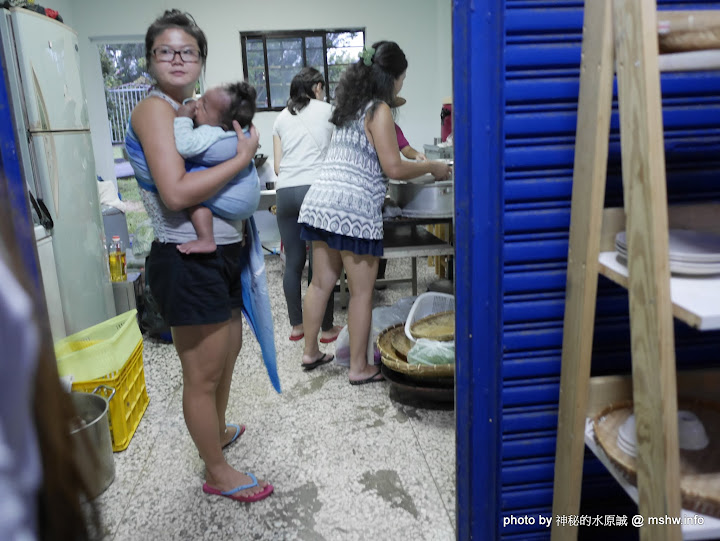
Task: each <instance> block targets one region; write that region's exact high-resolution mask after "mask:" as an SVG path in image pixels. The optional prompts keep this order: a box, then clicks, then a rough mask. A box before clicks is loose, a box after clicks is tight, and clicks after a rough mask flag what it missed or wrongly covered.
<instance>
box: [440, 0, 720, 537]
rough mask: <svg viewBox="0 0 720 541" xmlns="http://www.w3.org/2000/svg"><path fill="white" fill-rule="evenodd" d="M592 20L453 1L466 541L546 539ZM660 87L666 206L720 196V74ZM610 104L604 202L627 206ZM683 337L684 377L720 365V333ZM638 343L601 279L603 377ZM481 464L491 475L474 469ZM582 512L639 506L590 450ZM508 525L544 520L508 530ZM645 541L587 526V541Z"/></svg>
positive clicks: (622, 364) (550, 6)
mask: <svg viewBox="0 0 720 541" xmlns="http://www.w3.org/2000/svg"><path fill="white" fill-rule="evenodd" d="M595 1H605V0H595ZM658 8H659V9H718V8H720V2H703V3H698V2H695V3H692V2H679V1H676V2H663V1H660V2H658ZM582 20H583V3H582V2H580V1H570V0H556V1H547V0H505V1H504V2H503V1H492V0H480V1H470V0H468V1H460V0H458V1H456V2H455V7H454V19H453V24H454V30H453V34H454V62H455V64H454V71H455V78H454V82H455V90H454V92H455V104H454V109H455V115H456V116H455V134H456V135H455V138H456V192H458V194H457V195H456V199H457V201H456V214H457V216H456V229H457V236H456V238H457V246H456V250H457V262H458V267H457V291H458V307H457V309H458V384H457V385H458V392H457V407H458V537H459V538H461V539H465V538H470V536H471V537H472V538H473V539H522V540H530V539H549V536H550V533H549V529H548V528H545V527H543V526H541V525H540V524H539V521H538V520H537V517H538V516H539V515H545V516H548V517H549V516H550V513H551V506H552V483H553V471H554V458H555V430H556V425H557V400H558V389H559V376H560V356H561V345H562V323H563V313H564V297H565V268H566V258H567V249H568V227H569V220H570V195H571V190H572V164H573V157H574V140H575V129H576V109H577V95H578V88H579V65H580V50H581V42H582ZM494 57H496V58H495V60H493V58H494ZM495 85H498V86H497V87H496V86H495ZM661 85H662V91H663V122H664V129H665V146H666V161H667V169H668V175H667V178H668V197H669V199H670V200H671V201H672V202H681V201H685V202H690V201H701V200H702V201H708V200H720V75H718V74H714V73H671V74H663V75H662V77H661ZM613 107H614V114H613V116H612V120H611V137H610V157H609V166H608V186H607V195H606V206H622V192H621V179H620V146H619V134H618V117H617V103H616V102H614V104H613ZM496 109H497V110H498V111H497V112H495V110H496ZM464 175H465V176H464ZM468 196H469V197H472V198H474V199H473V200H475V199H477V198H478V197H484V198H489V199H488V200H485V201H482V202H480V203H478V202H468ZM493 199H496V200H497V201H493ZM495 267H496V268H497V271H493V268H495ZM478 277H481V278H482V279H483V280H484V282H483V283H482V284H477V283H475V282H474V281H473V280H477V279H478ZM493 286H496V287H497V291H493V289H492V288H493ZM462 291H469V292H471V293H470V295H469V298H463V295H462ZM493 317H495V321H493ZM464 319H467V321H463V320H464ZM675 327H676V347H677V359H678V368H679V369H682V368H687V367H691V366H697V365H707V364H708V363H714V364H717V351H718V348H719V347H720V335H719V334H718V333H699V332H696V331H694V330H692V329H690V328H688V327H687V326H685V325H684V324H682V323H676V325H675ZM496 337H499V338H496ZM478 340H482V341H483V344H482V345H479V344H476V343H475V342H476V341H478ZM629 342H630V339H629V326H628V311H627V295H626V293H625V291H624V290H623V289H621V288H618V287H616V286H614V285H613V284H611V283H610V282H609V281H607V280H605V279H604V278H600V281H599V284H598V302H597V315H596V327H595V336H594V350H593V368H592V372H593V375H601V374H611V373H629V371H630V360H629V349H630V348H629ZM493 355H495V357H494V358H491V356H493ZM493 423H498V424H499V427H498V426H493ZM468 424H469V425H470V426H469V427H468ZM483 458H487V459H488V460H489V461H491V462H492V463H493V464H494V467H495V473H494V474H493V472H492V471H491V469H490V467H489V466H488V467H483V466H478V465H477V463H476V462H477V461H478V460H482V459H483ZM493 498H494V501H493ZM581 506H582V510H583V513H587V514H591V515H596V514H601V515H604V514H607V513H617V514H630V515H632V514H633V511H634V507H633V505H632V504H631V502H630V501H629V500H628V499H627V498H626V497H625V495H624V493H623V492H622V490H621V489H620V488H619V486H618V485H617V484H616V483H615V482H614V481H613V480H612V478H611V477H610V476H609V474H607V472H606V471H605V470H604V468H603V466H602V465H600V463H599V462H598V461H597V460H596V459H594V457H593V456H592V455H586V460H585V467H584V475H583V492H582V504H581ZM511 517H513V518H515V519H517V518H518V517H534V518H535V521H534V523H533V524H528V523H524V524H522V523H518V522H522V521H517V520H515V521H514V522H513V523H512V524H508V523H507V522H508V520H509V519H510V518H511ZM503 521H505V525H503ZM635 533H636V532H633V531H632V528H629V529H628V528H626V529H624V530H623V529H619V528H615V529H608V530H605V531H603V530H602V528H600V529H598V528H594V531H591V529H581V531H580V538H581V539H585V538H587V539H590V538H593V539H594V538H598V539H607V538H609V537H611V536H612V537H622V536H624V535H625V536H631V537H632V536H633V535H634V534H635Z"/></svg>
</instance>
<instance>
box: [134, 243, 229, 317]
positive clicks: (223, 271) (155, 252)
mask: <svg viewBox="0 0 720 541" xmlns="http://www.w3.org/2000/svg"><path fill="white" fill-rule="evenodd" d="M177 246H178V245H177V244H173V243H161V242H158V241H155V242H153V244H152V248H151V249H150V256H149V258H148V264H147V270H146V273H147V280H148V284H149V286H150V292H151V293H152V296H153V297H154V299H155V301H156V302H157V304H158V306H159V308H160V314H161V315H162V316H163V318H164V319H165V322H166V323H167V324H168V325H170V326H171V327H177V326H180V325H207V324H212V323H222V322H223V321H227V320H229V319H230V316H231V314H232V311H233V310H234V309H236V308H242V306H243V301H242V286H241V282H240V254H241V250H242V247H241V244H240V243H239V242H237V243H234V244H226V245H224V246H218V247H217V250H216V251H215V252H213V253H212V254H188V255H186V254H183V253H181V252H179V251H178V249H177Z"/></svg>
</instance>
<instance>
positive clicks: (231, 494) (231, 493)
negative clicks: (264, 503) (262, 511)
mask: <svg viewBox="0 0 720 541" xmlns="http://www.w3.org/2000/svg"><path fill="white" fill-rule="evenodd" d="M245 475H247V476H248V477H249V478H250V479H252V483H250V484H248V485H240V486H239V487H235V488H233V489H232V490H228V491H225V492H222V491H220V490H218V489H216V488H213V487H211V486H210V485H208V484H207V483H203V492H204V493H205V494H212V495H214V496H222V497H224V498H230V499H231V500H235V501H237V502H245V503H253V502H259V501H260V500H264V499H265V498H267V497H268V496H270V494H272V493H273V490H275V487H273V486H272V485H271V484H268V485H267V486H266V487H265V488H263V489H262V490H261V491H260V492H258V493H257V494H253V495H252V496H241V495H239V494H238V492H240V491H241V490H246V489H248V488H253V487H256V486H258V481H257V477H255V476H254V475H253V474H252V473H250V472H245Z"/></svg>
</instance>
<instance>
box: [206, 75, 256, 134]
mask: <svg viewBox="0 0 720 541" xmlns="http://www.w3.org/2000/svg"><path fill="white" fill-rule="evenodd" d="M256 98H257V92H256V91H255V89H254V88H253V87H252V86H251V85H250V83H248V82H246V81H240V82H239V83H231V84H228V85H223V86H216V87H213V88H211V89H210V90H208V91H207V92H205V94H203V95H202V97H201V98H200V99H198V101H197V107H196V108H195V124H197V125H198V126H200V125H209V126H219V127H221V128H223V129H224V130H227V131H229V130H232V129H233V127H232V121H233V120H237V121H238V122H239V123H240V126H242V127H243V128H245V127H247V126H249V125H250V124H251V123H252V119H253V116H255V108H256V104H255V100H256Z"/></svg>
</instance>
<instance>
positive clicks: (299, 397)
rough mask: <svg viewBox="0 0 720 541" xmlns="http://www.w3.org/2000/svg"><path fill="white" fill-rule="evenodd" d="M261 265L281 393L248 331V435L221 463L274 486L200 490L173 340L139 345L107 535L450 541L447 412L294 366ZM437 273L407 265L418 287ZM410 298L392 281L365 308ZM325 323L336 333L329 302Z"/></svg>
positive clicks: (451, 450) (244, 381) (242, 416)
mask: <svg viewBox="0 0 720 541" xmlns="http://www.w3.org/2000/svg"><path fill="white" fill-rule="evenodd" d="M266 263H267V270H268V283H269V286H270V294H271V302H272V306H273V312H274V315H275V334H276V345H277V350H278V362H279V371H280V377H281V380H282V385H283V394H282V395H278V394H276V393H275V391H274V390H273V389H272V387H271V385H270V383H269V381H268V379H267V376H266V374H265V370H264V367H263V365H262V361H261V358H260V352H259V347H258V345H257V343H256V341H255V339H254V337H252V335H251V334H250V333H249V331H248V329H247V327H246V328H245V329H244V337H245V343H244V345H243V349H242V352H241V354H240V357H239V359H238V364H237V367H236V370H235V376H234V380H233V387H232V391H231V396H230V404H229V406H228V420H229V421H235V422H240V423H243V424H245V425H247V432H246V433H245V434H244V435H243V436H242V437H241V439H240V440H239V441H238V443H236V444H234V445H232V446H231V447H229V448H228V449H227V450H226V456H227V457H228V460H229V462H230V463H231V464H233V465H235V466H236V467H237V468H239V469H245V470H249V471H252V472H254V473H256V474H257V475H258V476H260V477H263V478H265V479H267V480H269V481H270V482H272V483H273V484H274V486H275V493H274V494H273V495H272V496H271V497H270V498H268V499H266V500H264V501H262V502H258V503H253V504H242V503H237V502H233V501H230V500H227V499H224V498H219V497H216V496H208V495H206V494H204V493H203V492H202V490H201V486H202V482H203V477H204V471H203V463H202V461H201V460H200V458H199V457H198V454H197V452H196V450H195V448H194V446H193V444H192V441H191V439H190V436H189V434H188V432H187V430H186V428H185V424H184V421H183V415H182V403H181V394H182V389H181V387H182V377H181V372H180V363H179V361H178V359H177V355H176V353H175V350H174V348H173V346H172V345H168V344H164V343H160V342H157V341H155V340H153V339H149V338H146V340H145V353H144V364H145V377H146V384H147V389H148V394H149V396H150V404H149V406H148V409H147V411H146V412H145V415H144V417H143V419H142V421H141V423H140V426H139V427H138V430H137V432H136V433H135V436H134V437H133V439H132V441H131V442H130V445H129V447H128V448H127V450H125V451H123V452H120V453H115V455H114V457H115V468H116V476H115V481H114V482H113V484H112V485H111V486H110V487H109V488H108V489H107V490H106V491H105V493H104V494H102V495H101V496H100V497H99V498H98V499H97V500H96V502H97V503H98V506H99V509H100V511H101V513H102V523H103V531H104V535H105V539H108V540H110V539H112V540H118V541H120V540H133V541H135V540H145V539H152V540H154V541H161V540H185V539H188V540H194V539H215V540H225V539H239V540H266V539H267V540H292V539H299V540H312V541H320V540H327V541H336V540H366V539H370V540H377V541H384V540H395V539H408V540H409V539H412V540H421V539H422V540H425V539H426V540H432V541H442V540H451V539H454V538H455V428H454V423H455V420H454V413H453V412H452V411H447V410H445V411H442V410H430V409H421V408H415V407H411V406H407V405H402V404H399V403H397V402H395V401H393V400H391V399H390V397H389V390H388V389H389V384H388V383H381V384H373V385H366V386H361V387H352V386H350V385H349V384H348V382H347V369H346V368H342V367H339V366H336V365H334V364H331V365H327V366H323V367H321V368H318V369H317V370H315V371H313V372H309V373H305V372H303V371H302V370H300V368H299V366H298V364H299V362H300V359H301V354H302V342H290V341H289V340H288V339H287V337H288V336H289V334H290V325H289V323H288V321H287V315H286V308H285V299H284V296H283V295H282V263H281V261H280V259H279V257H278V256H269V257H267V258H266ZM409 274H410V260H406V259H400V260H391V261H390V262H389V264H388V268H387V272H386V276H387V277H388V278H395V277H401V276H409ZM436 278H437V276H436V275H435V274H434V270H433V269H431V268H428V267H426V266H425V263H424V260H423V261H422V262H419V263H418V286H419V287H418V291H419V292H423V291H425V290H426V288H427V284H428V283H430V282H431V281H433V280H435V279H436ZM410 294H411V290H410V285H409V284H395V285H392V286H390V287H388V288H387V289H386V290H384V291H381V292H376V305H378V306H379V305H389V304H392V303H394V302H395V301H396V300H398V299H400V298H402V297H405V296H409V295H410ZM335 315H336V317H335V319H336V323H337V324H345V322H346V319H347V311H346V310H344V309H341V308H339V307H338V306H337V304H336V312H335ZM326 349H327V350H329V351H332V349H333V345H330V347H328V348H326Z"/></svg>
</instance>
